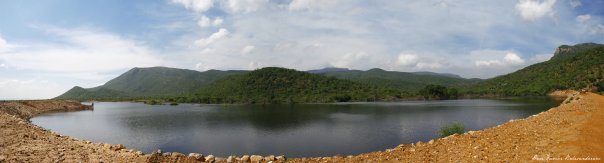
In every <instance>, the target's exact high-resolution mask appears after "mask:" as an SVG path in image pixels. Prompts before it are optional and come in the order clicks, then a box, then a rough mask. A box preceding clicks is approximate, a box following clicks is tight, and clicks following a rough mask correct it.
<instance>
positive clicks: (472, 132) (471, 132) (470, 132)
mask: <svg viewBox="0 0 604 163" xmlns="http://www.w3.org/2000/svg"><path fill="white" fill-rule="evenodd" d="M475 133H476V131H468V134H470V135H474V134H475Z"/></svg>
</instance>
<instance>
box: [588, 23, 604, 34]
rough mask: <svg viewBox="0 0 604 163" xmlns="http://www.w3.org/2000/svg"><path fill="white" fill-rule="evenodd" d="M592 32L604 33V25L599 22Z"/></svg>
mask: <svg viewBox="0 0 604 163" xmlns="http://www.w3.org/2000/svg"><path fill="white" fill-rule="evenodd" d="M590 32H591V34H604V25H602V24H598V25H595V26H594V27H592V28H591V29H590Z"/></svg>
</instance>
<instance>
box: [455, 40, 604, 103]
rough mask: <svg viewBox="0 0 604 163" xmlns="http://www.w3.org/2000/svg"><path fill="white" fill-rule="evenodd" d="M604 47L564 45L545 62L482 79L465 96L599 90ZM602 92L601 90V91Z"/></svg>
mask: <svg viewBox="0 0 604 163" xmlns="http://www.w3.org/2000/svg"><path fill="white" fill-rule="evenodd" d="M603 79H604V45H601V44H593V43H585V44H578V45H575V46H568V45H563V46H560V47H559V48H557V49H556V53H555V54H554V56H553V57H552V58H551V59H550V60H549V61H546V62H542V63H537V64H534V65H531V66H528V67H526V68H523V69H521V70H518V71H516V72H514V73H510V74H507V75H503V76H499V77H496V78H493V79H489V80H485V81H483V82H480V83H478V84H477V85H475V86H472V87H470V88H469V89H467V91H466V92H465V93H467V94H479V95H485V94H493V95H504V96H527V95H545V94H547V93H549V92H551V91H554V90H558V89H575V90H579V89H583V88H596V89H597V88H598V87H599V88H600V89H602V88H603V87H602V85H603V83H602V82H603ZM600 91H602V90H600Z"/></svg>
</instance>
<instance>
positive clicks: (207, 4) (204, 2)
mask: <svg viewBox="0 0 604 163" xmlns="http://www.w3.org/2000/svg"><path fill="white" fill-rule="evenodd" d="M171 1H172V3H176V4H180V5H183V6H184V7H185V8H187V9H191V10H193V11H196V12H205V11H207V10H209V9H210V8H212V6H213V5H214V1H213V0H171Z"/></svg>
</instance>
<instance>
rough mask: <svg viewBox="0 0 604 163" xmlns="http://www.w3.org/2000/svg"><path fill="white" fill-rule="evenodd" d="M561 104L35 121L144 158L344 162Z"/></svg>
mask: <svg viewBox="0 0 604 163" xmlns="http://www.w3.org/2000/svg"><path fill="white" fill-rule="evenodd" d="M558 104H559V102H556V101H554V100H552V99H549V98H524V99H502V100H491V99H470V100H445V101H405V102H367V103H336V104H295V105H200V104H181V105H178V106H168V105H145V104H142V103H130V102H99V103H95V105H94V107H95V109H94V111H78V112H62V113H49V114H44V115H40V116H37V117H34V118H32V119H31V121H32V122H33V123H34V124H36V125H38V126H41V127H44V128H47V129H50V130H52V131H55V132H58V133H61V134H63V135H69V136H73V137H76V138H79V139H85V140H90V141H93V142H103V143H111V144H124V145H126V147H128V148H134V149H137V150H141V151H143V152H145V153H150V152H152V151H155V150H157V149H161V150H162V151H168V152H180V153H185V154H187V153H190V152H195V153H202V154H214V155H217V156H223V157H224V156H228V155H243V154H259V155H270V154H274V155H286V156H288V157H309V156H332V155H342V156H346V155H353V154H360V153H365V152H370V151H378V150H384V149H387V148H393V147H396V146H397V145H399V144H403V143H414V142H417V141H428V140H430V139H433V138H437V137H438V134H437V133H438V130H439V128H440V127H441V126H443V125H445V124H449V123H452V122H459V123H462V124H464V125H465V126H466V130H480V129H483V128H488V127H493V126H497V125H499V124H502V123H505V122H507V121H508V120H510V119H517V118H525V117H528V116H530V115H534V114H537V113H539V112H542V111H546V110H547V109H549V108H551V107H554V106H556V105H558Z"/></svg>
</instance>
